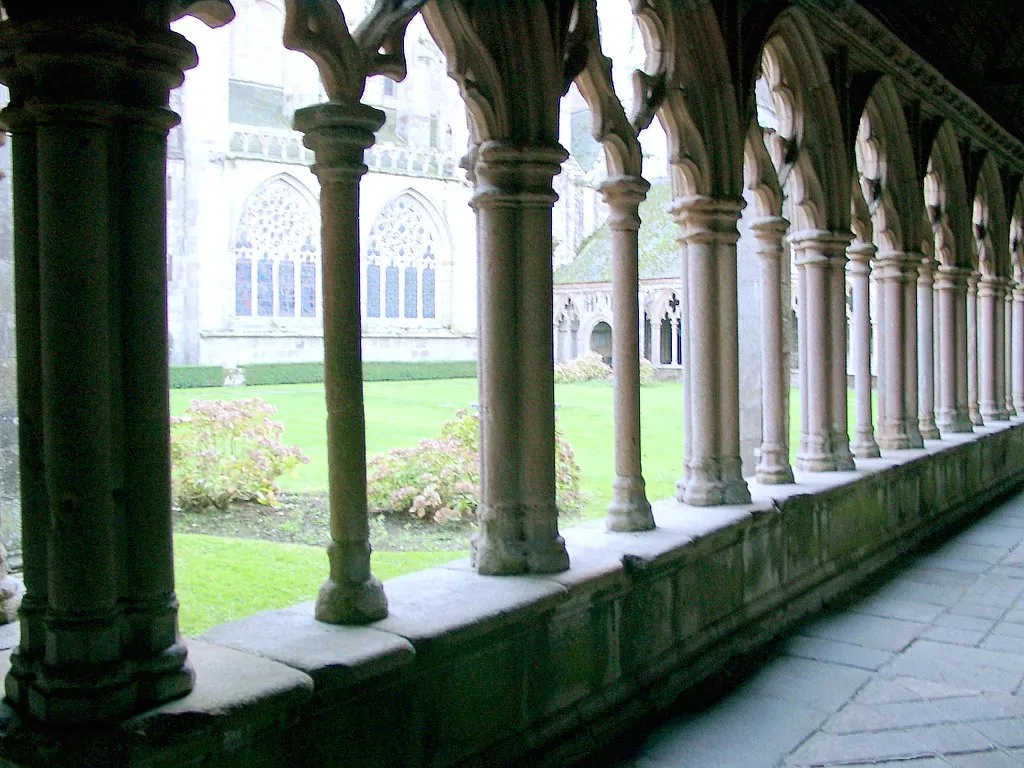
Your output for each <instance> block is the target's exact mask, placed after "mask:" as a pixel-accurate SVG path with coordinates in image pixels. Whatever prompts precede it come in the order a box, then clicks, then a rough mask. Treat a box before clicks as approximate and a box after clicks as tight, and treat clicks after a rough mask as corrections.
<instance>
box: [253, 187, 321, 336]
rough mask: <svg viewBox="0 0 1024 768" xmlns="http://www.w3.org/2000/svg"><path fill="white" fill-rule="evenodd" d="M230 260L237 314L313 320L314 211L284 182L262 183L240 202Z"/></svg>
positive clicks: (316, 263)
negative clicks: (233, 277)
mask: <svg viewBox="0 0 1024 768" xmlns="http://www.w3.org/2000/svg"><path fill="white" fill-rule="evenodd" d="M233 255H234V260H235V314H236V315H239V316H246V317H251V316H252V315H254V314H255V315H257V316H259V317H295V316H296V314H298V315H299V316H300V317H316V316H317V313H318V310H317V294H316V273H317V270H318V268H319V261H320V236H319V222H318V221H317V217H316V211H315V209H314V208H313V206H312V205H311V204H310V203H309V202H308V201H307V199H306V198H305V197H304V196H303V195H302V193H301V192H299V190H298V189H296V188H295V187H294V186H293V185H292V184H290V183H289V182H288V181H286V180H284V179H283V178H281V177H277V178H274V179H271V180H270V181H267V182H264V183H263V184H261V185H260V186H259V187H257V189H256V190H255V191H254V192H253V193H252V194H251V195H250V196H249V198H248V199H247V200H246V201H245V205H244V206H243V208H242V214H241V216H240V217H239V220H238V226H237V230H236V234H235V247H234V254H233ZM253 262H255V267H256V270H255V271H256V275H255V279H254V278H253ZM296 264H299V265H300V266H299V276H298V277H299V284H298V286H296V281H295V277H296V275H295V272H296V269H295V267H296ZM296 289H298V292H299V297H298V298H299V300H298V302H296ZM253 305H255V312H254V311H253Z"/></svg>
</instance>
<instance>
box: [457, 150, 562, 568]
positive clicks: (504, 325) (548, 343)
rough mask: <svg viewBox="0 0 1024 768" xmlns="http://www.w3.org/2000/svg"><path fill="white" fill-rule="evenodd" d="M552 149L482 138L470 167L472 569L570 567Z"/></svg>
mask: <svg viewBox="0 0 1024 768" xmlns="http://www.w3.org/2000/svg"><path fill="white" fill-rule="evenodd" d="M566 156H567V153H566V152H565V150H564V149H562V148H561V147H560V146H557V145H554V146H538V147H521V146H515V145H511V144H503V143H501V142H497V141H489V142H486V143H484V144H483V145H481V146H480V148H479V151H478V152H477V159H476V165H475V169H474V170H475V177H476V191H475V193H474V196H473V201H472V205H473V208H474V209H475V210H476V212H477V228H478V258H479V275H480V286H479V292H478V293H479V295H478V306H479V317H480V323H479V349H480V353H479V357H478V359H479V367H480V379H479V383H480V431H481V434H480V458H481V472H480V479H481V503H480V508H479V510H478V517H479V522H480V529H479V531H478V533H477V534H476V536H475V537H474V540H473V545H472V555H471V557H472V560H473V563H474V565H475V567H476V569H477V571H479V572H480V573H487V574H512V573H522V572H525V571H529V572H534V573H554V572H557V571H563V570H565V569H567V568H568V567H569V556H568V554H567V552H566V550H565V542H564V541H563V539H562V537H561V536H559V535H558V509H557V507H556V504H555V431H554V426H555V385H554V371H553V368H552V347H553V339H552V329H551V316H552V272H551V207H552V205H553V204H554V202H555V200H556V195H555V193H554V189H553V188H552V179H553V178H554V176H555V174H557V173H558V172H559V170H560V168H561V163H562V162H563V161H564V160H565V158H566Z"/></svg>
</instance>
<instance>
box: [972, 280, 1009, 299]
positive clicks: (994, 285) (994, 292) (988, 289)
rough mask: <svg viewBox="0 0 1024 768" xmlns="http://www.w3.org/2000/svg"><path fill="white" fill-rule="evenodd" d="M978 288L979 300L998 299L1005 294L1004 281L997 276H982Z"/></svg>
mask: <svg viewBox="0 0 1024 768" xmlns="http://www.w3.org/2000/svg"><path fill="white" fill-rule="evenodd" d="M977 286H978V298H982V297H984V298H992V297H998V296H1001V295H1002V292H1003V279H1002V278H1001V277H998V276H997V275H982V276H981V278H980V279H979V280H978V281H977Z"/></svg>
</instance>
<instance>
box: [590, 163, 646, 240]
mask: <svg viewBox="0 0 1024 768" xmlns="http://www.w3.org/2000/svg"><path fill="white" fill-rule="evenodd" d="M598 189H599V190H600V191H601V194H602V195H603V197H604V201H605V202H606V203H607V204H608V207H609V208H610V209H611V211H610V215H609V217H608V226H609V227H611V228H612V229H615V230H627V231H632V232H635V231H637V230H639V229H640V214H639V208H640V203H642V202H643V201H644V200H646V199H647V193H648V191H650V189H651V184H650V182H648V181H647V179H645V178H643V177H641V176H612V177H611V178H608V179H605V181H603V182H602V183H601V185H600V186H599V187H598Z"/></svg>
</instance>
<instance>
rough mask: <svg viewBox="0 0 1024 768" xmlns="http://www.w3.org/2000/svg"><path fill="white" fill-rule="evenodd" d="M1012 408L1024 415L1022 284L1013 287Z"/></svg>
mask: <svg viewBox="0 0 1024 768" xmlns="http://www.w3.org/2000/svg"><path fill="white" fill-rule="evenodd" d="M1012 347H1013V350H1012V351H1013V357H1012V360H1013V365H1012V368H1013V409H1014V410H1015V411H1016V412H1017V415H1018V416H1024V286H1022V285H1020V284H1019V283H1018V284H1016V285H1015V286H1014V287H1013V333H1012Z"/></svg>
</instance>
